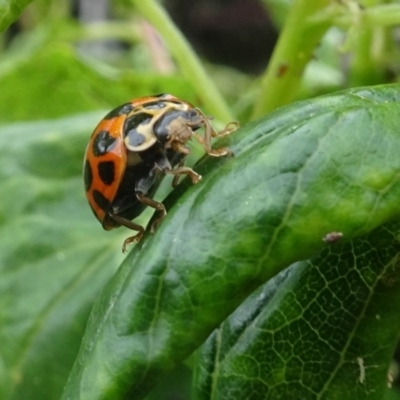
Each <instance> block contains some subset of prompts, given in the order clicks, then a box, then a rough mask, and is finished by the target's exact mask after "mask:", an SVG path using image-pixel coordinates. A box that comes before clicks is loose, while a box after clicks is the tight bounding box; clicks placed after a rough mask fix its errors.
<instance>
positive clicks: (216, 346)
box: [193, 222, 400, 400]
mask: <svg viewBox="0 0 400 400" xmlns="http://www.w3.org/2000/svg"><path fill="white" fill-rule="evenodd" d="M399 234H400V225H399V223H398V222H396V223H392V224H390V225H388V226H385V227H381V228H378V229H376V230H374V231H373V232H372V233H371V234H369V235H367V236H365V237H362V238H359V239H355V240H354V241H352V242H349V243H345V244H343V245H341V244H340V243H335V244H332V246H330V247H327V248H325V249H324V250H322V252H321V253H320V254H319V255H318V256H316V257H313V258H312V259H310V260H309V261H302V262H298V263H296V264H294V265H292V266H291V267H290V268H289V269H287V270H285V271H282V272H281V273H280V274H278V275H277V276H276V277H275V278H274V279H272V280H270V281H269V282H268V283H267V284H265V285H264V286H262V287H261V288H260V289H259V290H257V291H256V292H255V293H253V294H252V295H251V296H250V297H249V298H248V299H247V300H246V301H245V302H244V303H243V304H242V305H241V306H240V307H239V308H238V309H237V310H236V311H235V312H234V313H233V314H232V315H231V316H230V317H229V318H228V319H227V320H226V321H225V322H224V323H223V324H222V326H221V328H220V329H217V330H216V331H214V332H213V334H212V335H211V336H210V337H209V339H208V340H207V342H206V344H205V345H204V346H203V347H202V350H201V353H200V355H199V362H198V365H197V369H196V373H195V376H196V379H195V381H194V385H193V388H194V390H195V392H194V399H197V400H205V399H213V400H216V399H226V398H229V399H245V398H258V399H259V398H265V399H280V398H285V399H314V398H326V399H343V400H345V399H377V400H381V399H383V398H384V394H385V393H386V391H387V373H388V366H389V364H390V361H391V358H392V355H393V353H394V350H395V346H396V344H397V339H398V334H399V331H400V319H399V318H398V308H399V304H400V291H399V290H398V282H397V281H398V279H399V277H400V276H399V272H400V263H399V256H400V242H399ZM256 393H258V394H260V393H262V395H261V396H260V395H259V397H254V395H255V394H256Z"/></svg>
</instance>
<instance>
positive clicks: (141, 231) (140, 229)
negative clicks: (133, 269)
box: [109, 213, 144, 253]
mask: <svg viewBox="0 0 400 400" xmlns="http://www.w3.org/2000/svg"><path fill="white" fill-rule="evenodd" d="M109 214H110V216H111V217H112V218H113V219H114V220H115V221H117V222H118V223H119V224H120V225H123V226H125V227H127V228H129V229H132V230H133V231H138V233H137V234H136V235H134V236H129V237H128V238H127V239H125V241H124V243H123V245H122V252H123V253H125V252H126V247H127V245H128V244H129V243H132V242H140V241H141V239H142V237H143V234H144V228H143V226H141V225H138V224H135V223H134V222H132V221H130V220H129V219H126V218H123V217H121V216H119V215H117V214H113V213H109Z"/></svg>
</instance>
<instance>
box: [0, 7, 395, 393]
mask: <svg viewBox="0 0 400 400" xmlns="http://www.w3.org/2000/svg"><path fill="white" fill-rule="evenodd" d="M139 1H140V2H141V4H145V5H144V6H139V5H138V2H137V1H135V0H131V1H128V2H126V1H117V2H110V3H109V5H110V13H111V14H112V16H113V19H112V20H105V21H101V22H97V23H92V24H83V23H82V22H80V21H79V20H78V19H77V18H76V17H74V16H73V13H72V9H71V2H69V1H67V0H38V1H35V2H30V1H26V0H24V1H22V0H4V1H1V2H0V31H1V32H2V33H1V35H0V144H1V148H2V151H1V153H0V238H1V241H0V400H21V399H23V400H30V399H32V400H37V399H39V398H40V399H43V400H53V399H58V398H60V396H61V393H62V389H63V387H64V386H65V383H66V380H67V377H68V375H69V372H70V370H71V368H72V365H73V363H74V360H75V358H76V354H77V352H78V349H79V346H80V343H81V338H82V336H83V333H84V330H85V326H86V322H87V318H88V315H89V313H90V310H91V308H92V305H93V302H94V300H95V298H96V297H97V296H98V295H99V293H100V292H101V290H102V288H103V287H104V285H105V284H106V282H108V280H109V279H110V278H111V277H112V276H113V274H114V272H115V270H116V269H117V267H118V265H119V264H120V263H121V261H122V259H123V256H122V254H121V253H120V246H121V243H122V241H123V239H124V238H125V237H126V236H127V235H128V234H129V233H128V232H127V231H126V230H125V229H121V230H116V231H112V232H104V231H103V230H102V229H101V227H100V225H99V223H98V221H96V220H95V218H94V217H93V216H92V215H91V211H90V209H89V207H88V205H87V204H86V200H85V198H84V192H83V184H82V177H81V166H82V158H83V153H84V149H85V146H86V143H87V141H88V137H89V135H90V133H91V132H92V130H93V128H94V127H95V125H96V124H97V122H98V121H99V120H100V119H101V118H102V116H103V115H104V114H105V113H106V112H108V111H109V110H110V109H111V108H114V107H115V106H117V105H119V104H122V103H124V102H126V101H127V100H129V99H132V98H136V97H138V96H142V95H148V94H156V93H172V94H174V95H176V96H177V97H180V98H184V99H185V100H187V101H190V102H192V103H194V104H196V105H198V106H200V107H201V108H202V109H204V111H205V112H206V113H207V114H209V115H215V116H216V120H215V124H216V125H217V126H222V125H223V124H224V123H226V122H228V121H226V120H224V118H223V117H222V115H223V113H222V112H220V111H219V110H221V109H224V104H222V105H221V102H219V101H218V99H209V98H207V95H208V93H204V92H202V91H201V90H199V89H198V83H199V82H200V86H201V85H202V84H203V81H200V78H201V77H200V78H199V76H198V75H197V73H196V71H194V70H191V69H190V68H191V67H190V65H189V66H185V64H184V61H181V59H185V58H186V59H189V60H192V59H191V56H189V55H187V56H185V54H184V53H183V55H182V54H181V55H179V51H180V50H179V48H178V46H176V48H175V47H174V46H175V45H176V43H177V42H176V41H175V42H173V43H170V42H169V40H170V39H169V37H163V41H160V40H158V37H157V36H156V34H155V31H154V30H153V29H152V28H151V27H150V26H149V25H148V24H147V23H146V22H145V20H144V18H143V16H144V17H147V19H148V20H150V21H151V22H152V23H153V24H154V25H155V26H156V28H157V29H158V30H159V31H162V26H159V27H157V21H152V20H151V18H152V15H154V13H153V14H151V12H150V11H146V9H140V7H144V8H145V7H146V6H148V5H149V4H152V1H148V2H146V1H144V0H139ZM263 3H264V5H265V6H266V8H267V9H268V10H269V12H270V16H271V18H272V22H273V24H274V25H275V26H276V27H278V28H279V29H280V30H281V31H282V32H287V29H288V28H287V24H286V25H285V22H286V21H287V20H288V18H290V17H291V16H290V11H291V8H292V7H293V5H294V3H296V4H301V3H302V4H307V2H302V1H300V0H299V1H288V0H263ZM317 3H318V4H319V5H320V7H321V8H320V9H317V6H316V4H317ZM308 4H309V5H311V6H309V8H307V6H305V8H304V9H303V11H304V13H305V15H306V16H308V17H309V18H308V17H307V18H304V24H305V26H306V27H307V23H310V24H311V25H312V24H317V25H318V24H321V26H319V27H320V28H321V27H322V28H321V32H322V31H323V30H326V32H322V33H321V35H322V34H323V35H322V36H321V40H320V43H319V45H318V46H317V47H316V48H313V49H311V50H310V51H311V53H310V54H306V55H304V54H302V53H301V49H302V43H301V40H299V41H298V42H299V43H298V42H297V41H296V40H291V41H290V40H287V41H286V43H289V45H288V46H287V48H286V50H285V49H284V50H285V51H287V52H289V53H290V52H292V53H293V54H294V53H295V54H302V61H301V62H304V65H303V67H304V68H303V67H301V68H300V71H297V70H295V69H294V68H293V65H290V64H286V63H285V56H286V55H287V54H288V53H285V52H283V53H282V56H281V57H282V58H277V59H276V65H278V66H279V68H278V70H274V71H272V72H271V71H268V69H267V71H266V72H265V74H263V75H262V76H260V77H254V76H251V75H246V74H244V73H242V72H239V71H236V70H235V69H233V68H228V67H222V66H219V65H211V64H210V63H207V61H206V60H204V62H203V63H202V65H201V68H203V69H204V71H205V75H206V76H207V77H208V78H209V80H210V82H211V83H210V82H208V83H210V84H211V85H215V88H216V90H217V92H218V93H220V94H221V95H222V96H221V97H222V98H223V99H224V100H225V101H226V104H227V106H228V108H229V111H230V113H231V114H232V115H234V116H235V117H236V118H237V119H238V120H240V121H241V122H242V123H245V122H247V121H248V120H249V119H251V115H254V108H255V105H256V103H258V102H259V101H260V98H262V95H263V93H264V94H266V95H269V96H270V97H269V99H268V101H267V103H268V104H269V105H268V107H270V109H273V108H276V107H278V106H279V105H281V104H282V98H281V95H283V94H287V93H288V92H290V99H289V102H291V101H293V100H296V99H307V98H310V97H313V96H316V95H320V94H323V93H329V92H332V91H334V90H337V89H342V88H348V87H353V86H358V85H371V84H377V83H392V82H398V76H399V71H400V70H399V67H398V65H400V64H399V58H400V56H399V55H400V52H399V48H398V45H397V43H396V35H398V30H395V29H393V26H395V25H396V24H397V25H398V24H399V23H400V6H399V5H398V2H396V1H383V0H382V1H379V0H377V1H368V0H365V1H361V2H356V1H352V0H348V1H343V2H341V1H337V2H335V1H333V2H329V1H326V2H325V1H318V2H316V3H315V5H313V4H312V2H308ZM313 7H315V9H313ZM139 9H140V12H139ZM146 12H148V13H149V15H146ZM396 18H397V19H396ZM310 21H311V22H310ZM315 21H316V22H315ZM321 21H322V22H321ZM12 23H13V25H11V24H12ZM10 25H11V26H10ZM296 28H299V30H298V31H296V30H294V31H292V35H294V36H296V35H297V36H298V37H299V38H300V39H302V40H307V30H305V31H304V32H305V33H306V34H305V36H304V38H303V37H302V36H301V34H302V32H301V30H300V28H301V26H297V25H296ZM175 30H176V31H178V30H177V29H176V28H175ZM304 32H303V34H304ZM289 33H290V32H289ZM151 38H152V39H154V38H156V39H157V40H156V41H155V44H154V42H152V43H153V44H150V39H151ZM292 39H293V36H292ZM183 40H184V39H183ZM254 40H256V38H255V39H254ZM303 44H304V43H303ZM260 51H262V44H260ZM301 62H299V63H300V64H301ZM192 64H193V63H192ZM194 64H196V63H195V62H194ZM293 76H294V77H295V85H293V86H290V85H287V81H286V79H287V78H290V77H291V78H293ZM280 84H283V85H286V86H284V89H281V88H280V87H279V85H280ZM211 97H212V96H211ZM213 101H214V102H213ZM260 104H261V103H260ZM218 106H221V107H218ZM268 107H264V108H263V107H261V106H260V110H262V112H260V114H263V113H265V112H266V111H267V109H268ZM294 123H295V121H294ZM195 155H196V156H198V155H199V151H198V150H197V151H195ZM192 162H193V160H192ZM169 186H170V181H167V182H166V183H165V184H164V186H163V187H162V188H161V190H160V192H159V193H158V194H157V196H158V197H157V198H158V199H162V198H163V197H164V196H165V194H166V193H167V192H168V191H169V190H170V189H169ZM150 216H151V211H146V212H145V213H144V214H143V216H141V217H140V219H139V220H138V222H139V223H142V224H145V223H146V221H147V220H148V219H149V218H150ZM190 364H191V363H190V362H188V361H186V363H185V364H183V365H179V366H178V367H176V369H175V370H173V371H172V372H171V373H170V375H167V376H165V377H164V379H163V381H162V382H161V384H160V386H159V387H158V388H156V391H155V392H154V394H153V395H150V396H149V399H159V398H162V397H161V396H163V395H165V397H164V398H171V399H177V400H178V399H183V398H187V397H188V396H189V394H188V393H189V386H190V380H191V376H190V368H189V367H188V365H190ZM168 396H170V397H168ZM388 396H390V399H398V398H400V396H399V395H398V393H396V392H395V391H388ZM260 398H261V397H260ZM388 398H389V397H388Z"/></svg>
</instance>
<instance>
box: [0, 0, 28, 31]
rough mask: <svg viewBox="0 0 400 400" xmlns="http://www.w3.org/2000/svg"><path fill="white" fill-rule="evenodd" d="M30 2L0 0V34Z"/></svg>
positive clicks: (23, 0) (25, 0)
mask: <svg viewBox="0 0 400 400" xmlns="http://www.w3.org/2000/svg"><path fill="white" fill-rule="evenodd" d="M31 1H32V0H0V32H2V31H4V30H5V29H6V28H7V27H8V26H9V25H10V24H11V23H12V22H14V21H15V20H16V19H17V18H18V17H19V16H20V14H21V13H22V11H23V9H24V8H25V7H26V6H27V5H28V4H29V3H30V2H31Z"/></svg>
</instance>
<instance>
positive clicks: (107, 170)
mask: <svg viewBox="0 0 400 400" xmlns="http://www.w3.org/2000/svg"><path fill="white" fill-rule="evenodd" d="M97 170H98V172H99V176H100V179H101V181H102V182H103V183H104V184H105V185H111V184H112V183H113V182H114V176H115V164H114V162H113V161H102V162H100V163H99V164H98V165H97Z"/></svg>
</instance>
